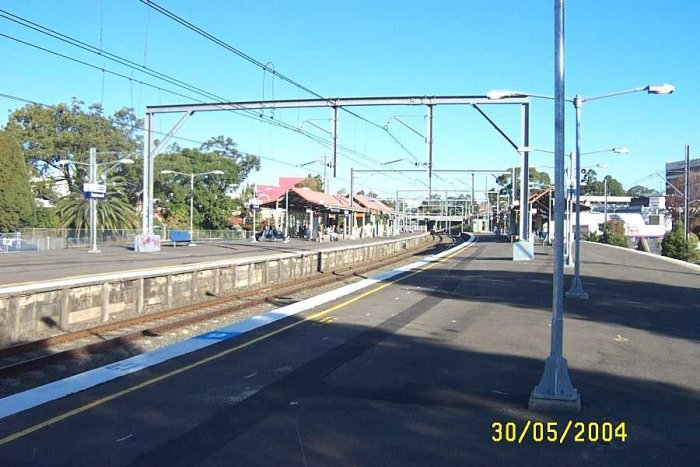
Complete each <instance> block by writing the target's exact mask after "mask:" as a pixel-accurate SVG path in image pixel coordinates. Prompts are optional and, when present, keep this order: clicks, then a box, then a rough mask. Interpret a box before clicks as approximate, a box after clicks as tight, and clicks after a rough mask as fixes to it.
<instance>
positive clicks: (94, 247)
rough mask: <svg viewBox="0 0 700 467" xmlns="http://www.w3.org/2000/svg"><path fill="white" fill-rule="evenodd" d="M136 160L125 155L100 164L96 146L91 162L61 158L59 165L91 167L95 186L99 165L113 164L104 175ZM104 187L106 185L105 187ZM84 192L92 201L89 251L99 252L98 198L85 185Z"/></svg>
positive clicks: (91, 184)
mask: <svg viewBox="0 0 700 467" xmlns="http://www.w3.org/2000/svg"><path fill="white" fill-rule="evenodd" d="M107 154H119V153H115V152H108V153H107ZM133 163H134V160H133V159H129V158H128V157H124V158H122V159H117V160H116V161H113V162H103V163H100V164H98V163H97V149H96V148H90V162H89V163H86V162H77V161H74V160H70V159H61V160H60V161H58V165H68V164H74V165H86V166H88V167H89V168H90V186H91V187H93V188H95V185H97V167H99V166H101V165H111V167H108V168H107V169H106V170H104V171H103V172H102V175H104V174H106V173H107V172H108V171H110V170H112V169H113V168H115V167H116V166H118V165H120V164H133ZM103 188H104V187H103ZM83 192H84V193H85V194H86V196H89V201H90V245H91V247H90V249H89V250H88V253H99V252H100V250H98V249H97V198H96V197H93V193H94V192H92V190H91V189H90V190H86V189H85V187H83ZM101 194H102V197H104V194H105V191H102V192H101Z"/></svg>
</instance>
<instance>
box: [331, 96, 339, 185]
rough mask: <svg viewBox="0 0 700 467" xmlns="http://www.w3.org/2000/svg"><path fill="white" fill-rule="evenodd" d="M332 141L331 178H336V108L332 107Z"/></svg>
mask: <svg viewBox="0 0 700 467" xmlns="http://www.w3.org/2000/svg"><path fill="white" fill-rule="evenodd" d="M331 129H332V130H331V131H332V132H333V134H332V139H333V178H335V177H336V167H337V166H338V106H333V125H332V126H331Z"/></svg>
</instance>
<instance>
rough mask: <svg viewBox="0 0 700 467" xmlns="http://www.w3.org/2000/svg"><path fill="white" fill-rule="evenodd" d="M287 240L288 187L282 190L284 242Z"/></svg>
mask: <svg viewBox="0 0 700 467" xmlns="http://www.w3.org/2000/svg"><path fill="white" fill-rule="evenodd" d="M288 241H289V189H287V191H285V192H284V242H285V243H287V242H288Z"/></svg>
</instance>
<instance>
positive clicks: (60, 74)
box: [0, 0, 700, 196]
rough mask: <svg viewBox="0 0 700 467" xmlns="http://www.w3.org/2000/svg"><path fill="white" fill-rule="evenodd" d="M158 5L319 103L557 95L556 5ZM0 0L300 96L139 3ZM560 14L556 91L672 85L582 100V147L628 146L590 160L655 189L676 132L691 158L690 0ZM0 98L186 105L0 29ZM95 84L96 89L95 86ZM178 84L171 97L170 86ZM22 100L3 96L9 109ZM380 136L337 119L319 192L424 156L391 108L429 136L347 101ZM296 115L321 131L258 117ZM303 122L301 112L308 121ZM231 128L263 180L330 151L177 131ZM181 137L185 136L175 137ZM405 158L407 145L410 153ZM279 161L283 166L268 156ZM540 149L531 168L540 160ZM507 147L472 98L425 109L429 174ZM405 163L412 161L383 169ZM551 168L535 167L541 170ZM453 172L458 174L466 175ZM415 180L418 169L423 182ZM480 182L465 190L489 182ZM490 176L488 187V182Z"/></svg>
mask: <svg viewBox="0 0 700 467" xmlns="http://www.w3.org/2000/svg"><path fill="white" fill-rule="evenodd" d="M157 3H158V4H159V5H161V6H163V7H165V8H167V9H168V10H170V11H172V12H173V13H176V14H177V15H179V16H181V17H183V18H185V19H187V20H188V21H190V22H192V23H194V24H195V25H197V26H199V27H201V28H202V29H205V30H206V31H208V32H209V33H211V34H213V35H214V36H216V37H218V38H220V39H222V40H224V41H226V42H227V43H229V44H230V45H232V46H234V47H236V48H237V49H239V50H241V51H243V52H245V53H246V54H248V55H250V56H252V57H254V58H255V59H256V60H258V61H260V62H262V63H268V62H271V63H272V66H274V68H275V69H276V70H277V71H279V72H280V73H283V74H284V75H286V76H288V77H290V78H292V79H293V80H295V81H297V82H299V83H301V84H303V85H304V86H306V87H307V88H310V89H312V90H313V91H315V92H317V93H319V94H321V95H323V96H326V97H338V96H342V97H355V96H382V95H384V96H392V95H479V94H485V93H486V92H488V91H489V90H491V89H504V88H505V89H515V90H521V91H527V92H533V93H540V94H553V87H554V78H553V77H554V71H553V4H554V2H553V0H525V1H524V0H519V1H516V0H489V1H487V0H481V1H477V0H462V1H457V0H455V1H441V0H435V1H431V2H427V1H422V2H420V1H393V0H384V1H381V2H377V1H366V0H353V1H340V0H333V1H298V0H297V1H291V0H290V1H282V0H280V1H250V0H249V1H225V0H218V1H214V0H201V1H198V2H191V1H185V0H158V2H157ZM0 8H1V9H3V10H5V11H8V12H10V13H12V14H14V15H17V16H20V17H22V18H25V19H28V20H31V21H33V22H35V23H38V24H40V25H42V26H46V27H49V28H51V29H54V30H56V31H58V32H61V33H63V34H66V35H69V36H72V37H74V38H77V39H80V40H81V41H83V42H86V43H89V44H91V45H95V46H100V45H101V46H102V47H103V48H104V50H107V51H109V52H112V53H115V54H117V55H120V56H123V57H125V58H128V59H130V60H132V61H134V62H137V63H139V64H145V65H146V66H148V67H150V68H153V69H155V70H158V71H160V72H162V73H166V74H168V75H170V76H172V77H174V78H177V79H179V80H181V81H184V82H187V83H189V84H192V85H196V86H197V87H199V88H202V89H205V90H206V91H208V92H210V93H213V94H216V95H217V96H222V97H224V98H225V99H227V100H231V101H246V100H260V99H263V98H266V99H270V98H273V97H274V98H278V99H296V98H306V97H311V96H309V95H308V94H306V93H305V92H304V91H301V90H300V89H298V88H296V87H293V86H291V85H290V84H287V83H284V82H282V81H281V80H280V79H278V78H277V79H273V78H272V76H271V75H270V74H269V73H268V74H266V73H264V72H263V71H262V70H261V69H260V68H257V67H255V66H254V65H252V64H250V63H248V62H246V61H244V60H242V59H241V58H239V57H237V56H236V55H234V54H232V53H231V52H229V51H226V50H224V49H223V48H221V47H219V46H217V45H215V44H213V43H212V42H209V41H207V40H206V39H204V38H202V37H200V36H197V35H196V34H194V33H193V32H191V31H189V30H187V29H185V28H183V27H182V26H180V25H178V24H176V23H174V22H173V21H172V20H170V19H168V18H166V17H164V16H162V15H161V14H159V13H157V12H156V11H155V10H153V9H150V8H148V7H146V6H145V5H144V4H142V3H141V2H139V1H138V0H90V1H82V0H64V1H61V2H49V1H45V0H23V1H19V0H3V1H0ZM565 9H566V10H565V14H566V51H565V60H566V94H567V96H573V95H575V94H577V93H578V94H580V95H582V96H584V97H586V96H595V95H598V94H603V93H607V92H611V91H617V90H624V89H629V88H634V87H637V86H641V85H646V84H649V83H672V84H674V85H675V86H676V88H677V89H676V92H675V93H674V94H673V95H670V96H654V95H647V94H645V93H636V94H630V95H624V96H619V97H614V98H610V99H603V100H599V101H594V102H590V103H587V104H586V105H585V106H584V108H583V119H582V120H583V126H582V135H583V139H582V142H583V144H582V151H583V152H587V151H595V150H599V149H604V148H611V147H613V146H627V147H629V148H630V150H631V152H630V154H628V155H624V156H621V155H608V154H603V155H591V156H587V157H586V158H585V159H584V161H583V165H589V164H598V163H602V162H605V163H607V164H609V166H610V167H609V168H608V169H605V170H599V173H600V174H607V173H609V174H611V175H612V176H614V177H615V178H617V179H618V180H620V181H621V182H622V183H623V185H624V186H625V187H626V188H629V187H631V186H632V185H634V184H643V185H646V186H650V187H653V188H661V185H660V183H661V182H660V181H659V180H658V179H653V178H648V176H649V175H650V174H651V173H652V172H654V171H659V172H662V173H663V171H664V163H665V162H666V161H667V160H669V159H670V160H679V159H681V158H682V157H683V150H684V149H683V148H684V145H685V144H690V145H691V150H692V152H691V154H692V155H693V156H694V157H697V156H700V149H699V148H700V130H699V128H700V127H699V126H698V110H697V109H698V108H700V88H699V87H698V84H699V83H700V79H699V77H700V47H699V46H700V28H699V27H698V24H700V2H697V1H693V0H668V1H665V2H658V1H655V2H652V1H648V0H636V1H633V0H617V1H608V0H586V1H584V0H576V1H574V0H569V1H566V2H565ZM0 32H2V33H3V34H6V35H8V36H11V37H14V38H17V39H21V40H23V41H27V42H30V43H33V44H37V45H40V46H42V47H45V48H48V49H51V50H54V51H57V52H60V53H63V54H66V55H69V56H71V57H75V58H78V59H81V60H84V61H87V62H89V63H92V64H94V65H97V66H103V67H105V68H106V69H109V70H113V71H115V72H119V73H122V74H125V75H128V76H133V78H134V79H141V80H143V81H147V82H149V83H153V84H159V85H160V86H161V87H163V88H165V89H173V90H174V89H176V88H175V87H174V86H172V85H170V84H167V83H162V82H158V80H157V79H155V78H151V77H147V76H143V75H141V74H140V73H138V72H136V71H133V70H131V69H129V68H126V67H123V66H121V65H118V64H115V63H112V62H110V61H108V60H105V59H103V58H100V57H97V56H95V55H92V54H88V53H87V52H83V51H81V50H79V49H76V48H74V47H71V46H69V45H67V44H64V43H61V42H59V41H56V40H55V39H50V38H48V37H46V36H43V35H41V34H39V33H37V32H35V31H32V30H30V29H28V28H26V27H23V26H19V25H17V24H14V23H12V22H10V21H8V20H7V19H4V18H0ZM0 56H2V57H3V63H4V65H5V67H4V68H5V71H4V72H3V73H0V93H4V94H9V95H13V96H19V97H22V98H26V99H30V100H34V101H38V102H42V103H47V104H55V103H58V102H67V101H70V98H71V97H72V96H76V97H79V98H80V99H82V100H84V101H85V102H86V103H88V104H89V103H93V102H101V103H102V104H103V105H104V107H105V109H106V111H107V112H110V113H111V112H112V111H113V110H115V109H117V108H120V107H124V106H126V107H134V108H135V109H136V112H137V113H138V114H139V115H143V111H144V107H145V106H146V105H157V104H175V103H187V102H188V99H185V98H184V97H182V96H176V95H173V94H170V93H168V92H167V91H165V90H155V89H152V88H149V87H146V86H144V85H139V84H137V83H135V82H133V81H129V80H127V79H122V78H117V77H113V76H110V75H105V76H104V77H103V73H102V72H101V71H99V70H95V69H91V68H88V67H85V66H83V65H79V64H76V63H72V62H70V61H68V60H66V59H64V58H59V57H55V56H51V55H49V54H47V53H46V52H42V51H38V50H34V49H31V48H29V47H27V46H25V45H22V44H19V43H17V42H15V41H13V40H10V39H8V38H6V37H0ZM103 83H104V84H103ZM179 92H183V91H182V90H179ZM21 105H22V103H21V102H17V101H15V100H11V99H7V98H3V97H0V108H1V109H2V111H3V114H4V115H3V116H2V119H0V122H2V124H4V123H5V120H6V115H7V111H8V110H11V109H14V108H17V107H19V106H21ZM531 107H532V117H531V145H532V146H536V147H541V148H552V146H553V103H552V102H551V101H547V100H533V102H532V106H531ZM484 110H485V111H486V112H487V113H488V114H489V115H490V116H491V118H493V119H494V120H495V121H496V122H497V123H498V124H499V125H500V126H501V127H502V128H503V129H504V130H505V131H506V132H507V133H508V134H509V135H510V136H511V137H512V138H514V139H516V140H517V139H518V138H519V125H520V115H519V111H518V110H517V108H516V107H512V106H485V107H484ZM353 111H354V112H356V113H358V114H360V115H362V116H363V117H365V118H366V119H368V120H370V121H372V122H374V123H376V124H378V125H380V126H383V125H385V124H386V123H387V122H389V121H390V122H391V123H389V129H390V131H391V132H392V134H394V135H395V136H396V137H397V138H398V139H399V141H400V142H401V144H402V145H403V146H405V148H406V149H407V150H408V151H406V150H404V149H402V148H401V147H400V146H399V145H398V144H397V143H396V142H394V141H393V140H392V139H391V138H390V137H389V136H388V135H387V133H386V132H385V131H383V130H380V129H379V128H377V127H376V126H373V125H371V124H368V123H366V122H365V121H362V120H360V119H357V118H355V117H353V116H352V115H349V114H345V113H341V116H340V121H339V141H340V144H342V145H343V146H344V147H346V148H349V149H351V150H352V151H355V152H356V153H360V154H362V156H358V155H357V154H355V155H353V154H348V153H347V152H343V153H341V157H340V159H339V162H338V179H336V180H333V181H332V183H331V189H332V190H333V191H335V190H337V189H338V188H340V187H345V188H348V187H349V171H350V167H355V168H360V169H364V170H371V169H380V168H382V166H380V165H379V164H378V163H379V162H381V161H389V160H393V159H397V158H401V157H405V158H409V159H410V158H412V157H416V158H418V159H420V160H421V161H424V160H425V147H424V142H423V140H422V138H420V137H419V136H418V135H416V134H414V133H412V132H411V131H409V130H408V129H406V128H405V127H403V126H401V125H400V124H398V123H397V122H396V121H395V120H392V116H394V115H400V116H401V117H400V118H401V119H402V120H403V121H405V122H406V123H408V124H410V125H411V126H412V127H414V128H415V129H416V130H417V131H418V132H419V133H422V134H424V133H425V120H424V115H425V109H424V108H422V107H373V108H354V109H353ZM265 116H266V117H267V118H270V117H273V116H274V119H275V120H277V121H283V122H285V123H286V124H288V125H291V126H293V127H297V128H298V127H299V126H301V125H303V127H304V130H306V131H308V132H309V133H313V134H315V135H317V136H319V137H324V138H325V137H328V135H327V134H326V133H325V131H323V130H321V129H318V128H316V127H314V126H312V124H311V123H313V124H316V125H318V126H321V127H322V128H325V129H329V128H330V122H329V121H328V119H329V118H330V111H329V110H327V109H315V110H277V111H274V112H271V111H267V112H266V113H265ZM306 120H312V122H311V123H309V122H305V121H306ZM174 121H175V119H174V117H172V116H170V117H167V116H159V117H157V120H156V125H155V126H156V129H157V130H159V131H167V130H169V129H170V127H171V125H172V124H173V122H174ZM573 123H574V118H573V107H572V106H571V105H567V144H566V146H567V151H573V149H574V133H573V129H574V126H573ZM220 134H223V135H226V136H231V137H232V138H233V139H234V140H236V141H237V142H238V144H239V149H240V150H242V151H245V152H250V153H254V154H258V155H260V156H261V157H262V158H263V163H262V170H261V171H260V172H259V173H256V174H253V175H252V176H251V178H250V181H255V182H259V183H271V182H274V181H275V180H276V177H277V176H286V175H304V174H306V173H308V172H310V171H313V170H318V171H322V167H321V165H320V164H312V165H310V166H307V167H305V168H297V167H294V165H295V164H301V163H305V162H310V161H313V160H319V159H322V158H323V157H324V156H329V155H330V151H329V150H328V149H326V148H324V147H323V146H321V145H319V144H318V143H316V142H314V141H312V140H311V139H309V138H307V137H305V136H303V135H300V134H299V133H296V132H293V131H289V130H285V129H281V128H277V127H273V126H270V125H268V124H267V123H264V122H259V121H256V120H251V119H249V118H244V117H241V116H239V115H235V114H232V113H228V112H227V113H224V112H212V113H202V114H196V115H195V116H194V117H193V118H192V119H191V120H190V121H189V122H188V123H187V124H186V125H185V127H184V128H183V129H182V130H181V131H180V133H179V134H178V136H180V137H182V138H186V139H189V140H195V141H203V140H205V139H207V138H208V137H210V136H215V135H220ZM179 144H181V145H183V146H186V145H190V144H192V143H188V142H187V140H180V141H179ZM409 153H410V154H409ZM278 161H282V162H284V163H280V162H278ZM551 162H552V158H551V156H548V155H544V154H542V155H533V156H532V163H534V164H537V165H552V164H551ZM517 164H518V155H517V153H515V152H514V151H513V149H512V148H511V147H510V146H509V145H508V143H506V142H505V140H504V139H503V138H502V137H501V136H500V135H498V134H497V133H496V132H495V131H494V130H492V129H491V127H490V126H489V125H488V123H486V121H485V120H484V119H483V118H482V117H481V116H479V115H478V114H477V113H476V112H475V111H474V110H473V109H470V108H465V107H438V108H436V109H435V118H434V165H435V168H436V169H441V168H450V169H482V168H500V167H503V168H505V167H511V166H513V165H517ZM396 167H400V168H407V169H408V168H412V167H410V166H409V165H408V164H404V165H397V166H396ZM542 170H549V169H542ZM444 178H445V179H446V180H447V181H443V180H440V179H436V180H434V183H433V185H434V188H437V189H454V188H458V189H463V188H464V185H463V184H460V183H459V182H458V181H455V180H454V178H455V177H454V176H452V177H448V176H447V175H444ZM463 178H465V177H463ZM423 181H424V180H423ZM357 183H358V185H359V186H362V187H364V188H365V189H374V191H378V192H380V194H382V195H384V196H390V195H391V196H393V194H394V193H395V190H408V189H421V188H423V185H421V183H420V181H417V180H415V179H410V178H408V177H407V176H396V175H394V176H392V177H391V178H389V177H385V176H383V175H381V174H362V175H361V176H358V179H357ZM486 183H487V182H486V180H484V178H483V176H482V178H481V179H480V180H479V181H477V185H478V188H477V189H479V188H482V187H483V186H484V184H486ZM491 185H492V184H491Z"/></svg>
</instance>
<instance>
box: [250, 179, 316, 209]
mask: <svg viewBox="0 0 700 467" xmlns="http://www.w3.org/2000/svg"><path fill="white" fill-rule="evenodd" d="M302 180H304V178H303V177H279V182H278V183H279V186H275V185H257V186H256V187H255V189H256V190H255V191H256V192H257V197H258V199H259V200H261V201H262V202H263V203H269V202H270V201H274V200H277V199H279V197H280V196H282V195H284V192H285V191H287V190H289V189H292V188H294V185H296V184H297V183H299V182H301V181H302Z"/></svg>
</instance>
